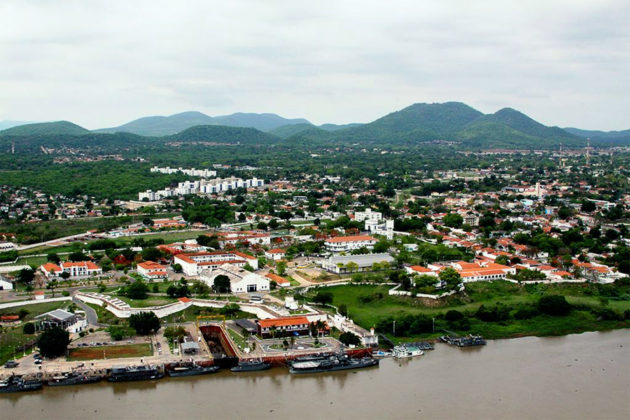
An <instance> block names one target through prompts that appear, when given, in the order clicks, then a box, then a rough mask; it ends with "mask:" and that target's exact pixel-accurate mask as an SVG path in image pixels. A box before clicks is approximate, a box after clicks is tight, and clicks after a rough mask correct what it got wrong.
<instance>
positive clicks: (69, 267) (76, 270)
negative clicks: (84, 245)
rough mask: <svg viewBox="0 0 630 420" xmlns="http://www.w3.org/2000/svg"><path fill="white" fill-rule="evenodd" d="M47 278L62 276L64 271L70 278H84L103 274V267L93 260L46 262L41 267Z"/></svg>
mask: <svg viewBox="0 0 630 420" xmlns="http://www.w3.org/2000/svg"><path fill="white" fill-rule="evenodd" d="M39 269H40V271H41V272H42V273H43V274H44V276H46V278H49V279H50V278H54V277H61V274H62V273H64V272H65V273H68V274H69V275H70V277H69V278H84V277H90V276H96V275H99V274H103V269H102V268H101V267H99V266H98V265H96V264H94V263H93V262H92V261H78V262H73V261H64V262H62V263H60V264H59V265H57V264H54V263H46V264H44V265H42V266H41V267H39Z"/></svg>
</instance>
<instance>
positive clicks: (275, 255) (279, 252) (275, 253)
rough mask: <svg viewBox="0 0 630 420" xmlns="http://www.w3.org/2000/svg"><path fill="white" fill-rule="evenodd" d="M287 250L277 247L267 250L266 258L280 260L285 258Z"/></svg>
mask: <svg viewBox="0 0 630 420" xmlns="http://www.w3.org/2000/svg"><path fill="white" fill-rule="evenodd" d="M285 254H286V251H285V250H284V249H280V248H275V249H270V250H269V251H265V258H267V259H268V260H273V261H280V260H283V259H284V256H285Z"/></svg>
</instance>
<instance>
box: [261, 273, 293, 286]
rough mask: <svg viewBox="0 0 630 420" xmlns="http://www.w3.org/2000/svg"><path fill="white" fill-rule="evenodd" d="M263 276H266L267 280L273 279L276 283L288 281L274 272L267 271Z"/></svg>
mask: <svg viewBox="0 0 630 420" xmlns="http://www.w3.org/2000/svg"><path fill="white" fill-rule="evenodd" d="M265 277H267V278H268V279H269V280H273V281H275V282H276V283H278V284H284V283H290V282H289V280H287V279H285V278H284V277H280V276H279V275H277V274H274V273H268V274H266V275H265Z"/></svg>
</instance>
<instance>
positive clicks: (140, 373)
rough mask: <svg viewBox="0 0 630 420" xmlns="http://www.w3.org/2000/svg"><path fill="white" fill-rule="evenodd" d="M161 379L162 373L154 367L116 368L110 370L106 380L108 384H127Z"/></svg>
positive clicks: (158, 368) (159, 368)
mask: <svg viewBox="0 0 630 420" xmlns="http://www.w3.org/2000/svg"><path fill="white" fill-rule="evenodd" d="M163 377H164V373H162V370H161V367H158V366H154V365H149V366H145V365H140V366H118V367H113V368H112V369H111V371H110V376H109V377H108V378H107V380H108V381H109V382H128V381H144V380H148V379H160V378H163Z"/></svg>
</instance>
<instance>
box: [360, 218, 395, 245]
mask: <svg viewBox="0 0 630 420" xmlns="http://www.w3.org/2000/svg"><path fill="white" fill-rule="evenodd" d="M365 230H367V231H368V232H370V233H372V234H374V235H383V236H385V237H386V238H387V240H388V241H391V240H392V239H394V221H393V220H385V222H384V223H381V222H377V221H376V220H371V219H367V220H366V221H365Z"/></svg>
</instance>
